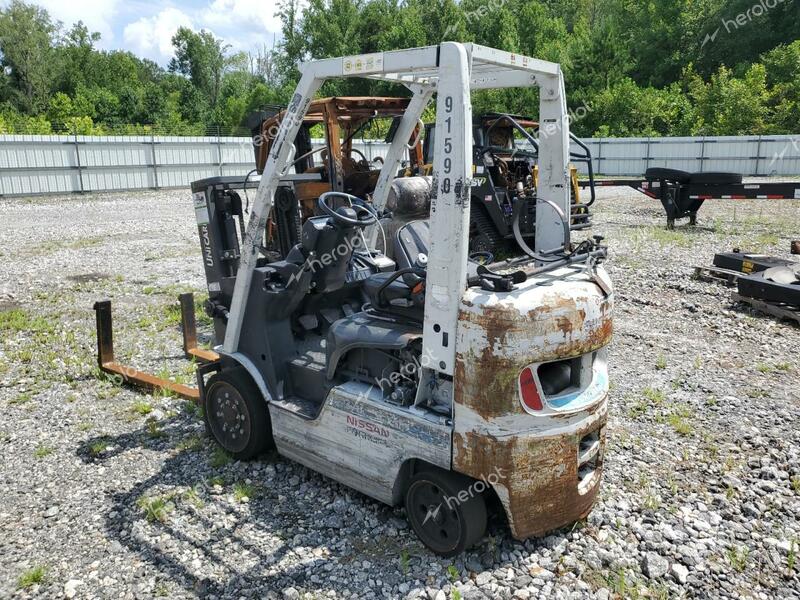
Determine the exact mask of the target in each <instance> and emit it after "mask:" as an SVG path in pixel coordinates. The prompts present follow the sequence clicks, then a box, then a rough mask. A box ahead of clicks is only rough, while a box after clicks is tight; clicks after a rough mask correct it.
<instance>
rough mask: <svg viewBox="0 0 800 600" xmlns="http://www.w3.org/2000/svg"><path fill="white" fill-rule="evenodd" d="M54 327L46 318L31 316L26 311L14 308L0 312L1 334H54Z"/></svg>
mask: <svg viewBox="0 0 800 600" xmlns="http://www.w3.org/2000/svg"><path fill="white" fill-rule="evenodd" d="M55 330H56V326H55V324H54V323H53V322H51V321H50V320H49V319H47V318H46V317H43V316H41V315H32V314H31V313H29V312H28V311H27V310H24V309H21V308H14V309H11V310H4V311H0V331H1V332H3V333H19V332H22V331H24V332H27V333H42V334H47V335H50V334H53V333H55Z"/></svg>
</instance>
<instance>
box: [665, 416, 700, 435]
mask: <svg viewBox="0 0 800 600" xmlns="http://www.w3.org/2000/svg"><path fill="white" fill-rule="evenodd" d="M667 422H668V423H669V424H670V426H671V427H672V428H673V429H674V430H675V432H676V433H678V434H680V435H692V433H693V432H694V428H693V427H692V425H691V423H689V422H688V421H687V420H686V417H684V416H682V415H680V414H678V413H672V414H671V415H669V416H668V417H667Z"/></svg>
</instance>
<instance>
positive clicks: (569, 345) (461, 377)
mask: <svg viewBox="0 0 800 600" xmlns="http://www.w3.org/2000/svg"><path fill="white" fill-rule="evenodd" d="M579 302H580V301H579V300H578V301H576V300H572V299H566V300H564V299H562V300H561V301H559V302H555V303H553V304H552V305H545V306H541V307H539V308H537V309H535V310H533V311H530V312H529V313H528V314H527V318H526V316H523V315H521V314H520V313H519V312H518V311H517V310H515V309H513V308H509V307H505V306H502V305H501V306H494V307H484V311H485V312H484V314H482V315H477V314H475V313H473V312H470V311H467V310H463V309H462V310H461V312H460V314H459V321H461V322H467V323H470V324H472V325H476V326H477V327H479V328H480V329H481V330H482V331H485V335H486V339H487V341H488V345H487V346H486V347H485V348H484V349H483V350H482V352H481V354H480V355H479V356H474V355H466V354H462V353H459V354H458V355H457V357H456V358H457V359H456V365H455V373H454V377H455V381H456V385H455V386H454V387H455V391H454V394H455V402H456V403H458V404H462V405H464V406H467V407H469V408H470V409H472V410H473V411H474V412H476V413H478V414H479V415H480V416H481V417H483V418H484V419H487V420H490V419H492V418H495V417H500V416H503V415H508V414H514V413H518V414H523V413H524V410H523V408H522V406H521V405H520V403H519V399H518V393H517V378H518V377H519V373H520V372H521V371H522V369H524V368H525V367H526V366H528V365H529V364H530V363H531V362H547V361H549V360H558V359H565V358H571V357H575V356H581V355H583V354H587V353H589V352H593V351H595V350H598V349H600V348H602V347H604V346H606V345H607V344H608V343H609V341H610V340H611V336H612V334H613V321H612V319H611V311H610V309H609V306H608V304H607V303H604V304H603V307H602V315H603V316H602V317H601V319H600V320H599V322H594V321H592V322H587V320H586V311H585V310H584V309H579V308H577V304H578V303H579ZM556 332H557V333H558V334H559V336H560V337H562V338H563V339H564V341H563V342H561V343H559V344H554V345H552V346H548V347H542V348H541V353H540V354H539V355H538V356H537V357H535V359H534V358H533V357H531V356H525V355H516V356H514V358H513V359H507V358H503V357H502V354H503V352H500V349H501V348H503V347H505V346H508V345H509V344H515V343H516V341H517V340H521V339H531V338H538V337H541V338H545V337H547V336H549V335H551V334H553V333H556ZM475 365H480V368H475Z"/></svg>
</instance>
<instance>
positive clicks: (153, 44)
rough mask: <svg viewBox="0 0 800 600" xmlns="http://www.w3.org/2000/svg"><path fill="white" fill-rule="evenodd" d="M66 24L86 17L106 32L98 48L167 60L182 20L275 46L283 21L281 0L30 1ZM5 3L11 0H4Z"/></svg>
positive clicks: (234, 39)
mask: <svg viewBox="0 0 800 600" xmlns="http://www.w3.org/2000/svg"><path fill="white" fill-rule="evenodd" d="M27 1H28V2H33V3H34V4H38V5H40V6H42V7H43V8H46V9H47V11H48V12H49V13H50V15H51V16H52V17H53V18H55V19H57V20H59V21H61V22H63V23H64V25H65V26H66V27H69V26H71V25H72V24H73V23H75V22H77V21H83V22H84V23H86V25H87V26H88V27H89V29H90V30H92V31H99V32H100V34H101V35H102V39H101V41H100V44H99V47H100V48H103V49H117V48H121V49H125V50H130V51H131V52H134V53H135V54H137V55H139V56H143V57H146V58H150V59H152V60H154V61H156V62H157V63H159V64H161V65H166V64H167V62H168V61H169V59H170V58H171V56H172V49H171V44H170V38H171V37H172V35H173V33H175V30H176V29H177V28H178V27H180V26H181V25H185V26H189V27H191V28H192V29H195V30H200V29H206V30H210V31H212V32H213V33H214V34H215V35H217V36H218V37H221V38H224V39H225V41H226V42H227V43H229V44H230V45H231V46H232V47H233V48H234V49H235V50H248V51H252V50H255V49H257V48H259V47H262V46H264V45H266V46H267V47H272V44H273V43H274V40H275V39H276V34H277V32H279V30H280V23H279V21H278V19H277V18H276V17H275V12H276V7H277V0H177V1H174V2H154V1H150V0H133V1H125V0H99V1H98V0H27ZM3 4H6V2H3Z"/></svg>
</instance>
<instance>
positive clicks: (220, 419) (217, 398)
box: [203, 367, 272, 460]
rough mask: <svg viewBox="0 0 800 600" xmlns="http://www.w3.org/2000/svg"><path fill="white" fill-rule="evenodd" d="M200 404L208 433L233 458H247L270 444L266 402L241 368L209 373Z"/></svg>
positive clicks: (270, 437) (256, 454) (260, 451)
mask: <svg viewBox="0 0 800 600" xmlns="http://www.w3.org/2000/svg"><path fill="white" fill-rule="evenodd" d="M203 408H204V409H205V410H204V412H205V419H206V425H207V427H208V430H209V432H210V433H211V436H212V437H213V438H214V440H215V441H216V442H217V443H218V444H219V445H220V446H222V448H223V449H224V450H225V451H226V452H228V453H229V454H230V455H231V456H233V457H234V458H235V459H236V460H249V459H251V458H254V457H256V456H258V455H259V454H261V453H263V452H264V451H265V450H267V449H268V448H269V447H270V446H271V443H272V430H271V426H270V422H269V413H268V409H267V405H266V403H265V402H264V399H263V397H262V395H261V391H260V390H259V389H258V386H257V385H256V384H255V382H254V381H253V379H252V378H251V377H250V375H249V374H248V373H247V371H246V370H245V369H243V368H241V367H239V368H235V369H230V370H227V371H220V372H218V373H215V374H214V375H212V376H211V378H210V379H209V380H208V384H207V385H206V389H205V398H204V405H203Z"/></svg>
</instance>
